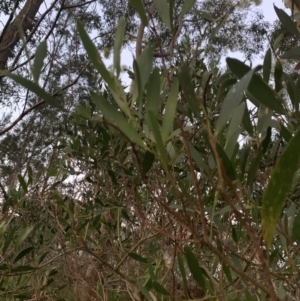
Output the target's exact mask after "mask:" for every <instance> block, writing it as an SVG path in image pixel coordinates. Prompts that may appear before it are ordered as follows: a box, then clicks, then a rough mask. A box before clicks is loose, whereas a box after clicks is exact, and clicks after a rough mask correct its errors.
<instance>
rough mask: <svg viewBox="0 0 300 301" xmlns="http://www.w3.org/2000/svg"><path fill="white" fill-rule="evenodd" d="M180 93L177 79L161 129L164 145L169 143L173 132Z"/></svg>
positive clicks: (174, 81) (172, 88)
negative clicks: (169, 137)
mask: <svg viewBox="0 0 300 301" xmlns="http://www.w3.org/2000/svg"><path fill="white" fill-rule="evenodd" d="M178 92H179V82H178V79H177V78H174V80H173V84H172V87H171V91H170V94H169V97H168V100H167V103H166V108H165V115H164V119H163V124H162V129H161V136H162V139H163V142H164V143H166V142H167V139H168V136H169V134H170V133H171V132H172V131H173V123H174V117H175V113H176V107H177V101H178Z"/></svg>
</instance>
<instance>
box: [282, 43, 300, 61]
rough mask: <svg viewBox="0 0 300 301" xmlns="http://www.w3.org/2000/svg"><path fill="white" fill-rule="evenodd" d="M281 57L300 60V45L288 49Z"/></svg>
mask: <svg viewBox="0 0 300 301" xmlns="http://www.w3.org/2000/svg"><path fill="white" fill-rule="evenodd" d="M280 58H282V59H290V60H291V59H292V60H300V46H296V47H294V48H292V49H290V50H288V51H286V52H285V53H284V54H283V55H282V56H281V57H280Z"/></svg>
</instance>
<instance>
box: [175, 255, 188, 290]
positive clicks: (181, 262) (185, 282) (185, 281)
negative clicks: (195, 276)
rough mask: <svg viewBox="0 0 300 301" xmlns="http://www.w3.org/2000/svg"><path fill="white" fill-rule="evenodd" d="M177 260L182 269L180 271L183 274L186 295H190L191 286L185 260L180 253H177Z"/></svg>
mask: <svg viewBox="0 0 300 301" xmlns="http://www.w3.org/2000/svg"><path fill="white" fill-rule="evenodd" d="M177 261H178V266H179V270H180V273H181V276H182V281H183V289H184V293H185V295H186V296H188V292H189V287H188V283H187V278H186V272H185V268H184V264H183V260H182V258H181V256H180V254H178V255H177Z"/></svg>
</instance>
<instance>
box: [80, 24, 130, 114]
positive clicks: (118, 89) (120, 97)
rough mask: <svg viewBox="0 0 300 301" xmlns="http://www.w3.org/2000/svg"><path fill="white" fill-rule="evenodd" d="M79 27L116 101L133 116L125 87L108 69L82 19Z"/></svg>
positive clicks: (91, 55) (82, 38) (82, 37)
mask: <svg viewBox="0 0 300 301" xmlns="http://www.w3.org/2000/svg"><path fill="white" fill-rule="evenodd" d="M77 28H78V32H79V35H80V38H81V40H82V43H83V46H84V48H85V50H86V52H87V54H88V57H89V59H90V60H91V62H92V64H93V65H94V67H95V68H96V70H97V71H98V72H99V74H100V75H101V76H102V78H103V79H104V81H105V82H106V83H107V84H108V87H109V89H110V91H111V93H112V95H113V97H114V99H115V101H116V102H117V104H118V106H119V107H120V109H121V110H122V111H123V112H124V113H125V115H126V116H128V117H130V118H132V116H131V111H130V109H129V106H128V104H127V100H126V94H125V92H124V89H123V87H122V85H121V83H120V82H119V81H118V79H117V78H116V77H115V76H114V75H113V74H112V73H110V72H109V71H108V70H107V69H106V67H105V65H104V63H103V61H102V59H101V57H100V55H99V53H98V50H97V48H96V46H95V45H94V44H93V42H92V40H91V39H90V37H89V36H88V34H87V33H86V31H85V29H84V27H83V25H82V24H81V22H80V21H77Z"/></svg>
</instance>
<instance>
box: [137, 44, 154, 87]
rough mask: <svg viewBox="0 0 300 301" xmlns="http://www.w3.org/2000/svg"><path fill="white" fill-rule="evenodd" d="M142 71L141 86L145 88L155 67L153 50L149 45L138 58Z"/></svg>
mask: <svg viewBox="0 0 300 301" xmlns="http://www.w3.org/2000/svg"><path fill="white" fill-rule="evenodd" d="M137 62H138V65H139V70H140V73H141V88H142V90H143V89H144V88H145V85H146V83H147V81H148V78H149V76H150V74H151V71H152V68H153V50H152V47H150V46H149V45H147V46H146V47H145V49H144V50H143V52H142V53H141V55H140V57H139V58H138V60H137Z"/></svg>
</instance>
